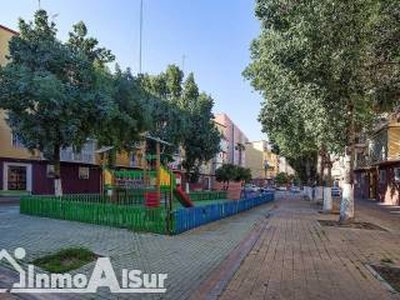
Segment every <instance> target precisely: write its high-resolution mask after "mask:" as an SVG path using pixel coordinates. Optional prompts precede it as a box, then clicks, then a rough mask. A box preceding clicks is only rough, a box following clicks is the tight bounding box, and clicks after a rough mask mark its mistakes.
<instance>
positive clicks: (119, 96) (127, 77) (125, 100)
mask: <svg viewBox="0 0 400 300" xmlns="http://www.w3.org/2000/svg"><path fill="white" fill-rule="evenodd" d="M106 86H107V87H108V91H109V93H110V95H111V97H112V99H113V106H112V108H111V109H110V112H109V117H108V118H107V120H106V121H105V123H104V124H103V126H101V127H99V128H98V131H97V132H96V136H97V140H98V143H99V145H107V146H110V145H112V146H114V150H115V151H121V150H125V151H128V152H129V151H131V150H132V149H133V148H134V147H135V142H137V141H139V140H141V139H142V137H141V136H140V134H141V133H143V132H145V131H146V130H148V129H149V128H150V126H151V122H152V119H151V108H152V107H151V105H150V103H151V102H150V101H151V99H150V101H146V100H148V98H149V97H150V95H149V94H148V93H146V92H145V91H144V89H143V88H142V87H141V85H140V82H139V79H138V78H137V77H134V76H133V75H132V74H131V71H130V70H129V69H127V70H125V71H122V70H120V69H119V68H118V67H117V69H116V72H115V74H112V75H111V74H109V73H106V74H105V80H104V82H103V87H106ZM153 101H154V100H153Z"/></svg>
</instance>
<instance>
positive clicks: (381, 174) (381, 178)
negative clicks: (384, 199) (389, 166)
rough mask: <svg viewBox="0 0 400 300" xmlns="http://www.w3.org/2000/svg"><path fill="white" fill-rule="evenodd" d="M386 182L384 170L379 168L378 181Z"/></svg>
mask: <svg viewBox="0 0 400 300" xmlns="http://www.w3.org/2000/svg"><path fill="white" fill-rule="evenodd" d="M385 182H386V170H379V183H385Z"/></svg>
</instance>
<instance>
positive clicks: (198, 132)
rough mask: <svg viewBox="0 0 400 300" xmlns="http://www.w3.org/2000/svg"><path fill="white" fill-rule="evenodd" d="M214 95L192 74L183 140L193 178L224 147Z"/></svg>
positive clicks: (186, 97) (183, 102)
mask: <svg viewBox="0 0 400 300" xmlns="http://www.w3.org/2000/svg"><path fill="white" fill-rule="evenodd" d="M213 106H214V100H213V99H212V98H211V96H209V95H207V94H205V93H200V94H199V90H198V87H197V84H196V82H195V81H194V76H193V74H192V73H191V74H189V76H188V78H187V79H186V81H185V83H184V87H183V94H182V99H181V108H182V109H183V110H184V111H185V112H186V114H187V116H188V121H189V122H188V124H187V127H186V132H185V139H184V142H183V145H182V146H183V149H184V150H185V160H184V162H183V166H184V168H185V169H186V171H187V174H191V176H190V178H189V180H190V181H192V182H195V181H196V180H197V178H198V176H199V168H200V166H201V164H203V163H204V162H207V161H209V160H210V159H212V158H213V157H214V156H215V155H216V154H217V153H218V152H219V151H220V141H221V135H220V133H219V131H218V128H217V126H216V125H215V123H214V122H213V118H214V116H213V114H212V112H211V111H212V108H213Z"/></svg>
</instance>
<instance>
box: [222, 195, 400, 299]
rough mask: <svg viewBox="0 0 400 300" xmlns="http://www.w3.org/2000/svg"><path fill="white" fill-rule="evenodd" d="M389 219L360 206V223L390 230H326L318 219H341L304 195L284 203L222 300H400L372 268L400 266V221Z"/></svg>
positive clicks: (377, 209) (276, 211) (282, 201)
mask: <svg viewBox="0 0 400 300" xmlns="http://www.w3.org/2000/svg"><path fill="white" fill-rule="evenodd" d="M389 214H390V212H389V213H388V212H386V211H383V210H381V209H379V208H376V207H374V206H373V205H371V204H370V203H365V202H357V206H356V217H357V219H358V220H362V221H370V222H373V223H375V224H376V225H382V226H384V227H385V228H388V229H389V230H390V231H388V232H382V231H373V230H365V229H348V228H334V227H321V226H320V225H319V223H318V222H317V219H328V220H335V219H337V218H338V216H337V215H321V214H319V213H318V207H317V206H316V205H315V204H312V203H310V202H307V201H304V200H300V199H299V197H298V196H289V197H288V198H286V199H284V200H280V201H279V202H278V207H277V209H275V210H274V211H273V212H272V215H271V217H270V218H269V219H268V220H265V225H266V226H265V227H264V229H263V232H262V234H261V235H260V238H259V239H258V241H257V242H256V243H255V245H254V247H253V249H252V250H251V252H250V253H249V255H248V256H247V257H246V259H245V260H244V262H243V263H242V265H241V267H240V268H239V269H238V271H237V272H236V273H235V275H234V276H233V278H232V280H231V281H230V282H229V284H228V285H227V286H226V288H225V291H224V292H223V294H222V295H221V296H220V299H226V300H232V299H352V300H354V299H360V300H361V299H363V300H364V299H374V300H375V299H400V297H399V295H398V294H394V293H393V292H390V291H389V290H388V289H387V287H386V286H385V285H384V284H382V282H380V281H379V280H377V279H376V278H375V277H374V275H373V274H372V273H371V272H370V271H369V269H368V267H367V266H366V264H367V263H372V264H374V263H375V264H379V263H381V260H382V259H385V258H386V259H388V258H390V259H391V260H393V262H394V263H395V264H396V265H400V231H399V228H400V226H399V224H400V216H397V215H396V216H389V217H390V218H387V216H388V215H389ZM396 217H397V219H396Z"/></svg>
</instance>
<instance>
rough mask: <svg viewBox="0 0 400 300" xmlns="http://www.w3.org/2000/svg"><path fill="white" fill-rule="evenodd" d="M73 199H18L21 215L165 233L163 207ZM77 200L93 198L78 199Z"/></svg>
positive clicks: (38, 197) (65, 197)
mask: <svg viewBox="0 0 400 300" xmlns="http://www.w3.org/2000/svg"><path fill="white" fill-rule="evenodd" d="M76 199H77V198H76V196H74V197H72V196H69V195H68V196H63V197H54V196H24V197H21V200H20V212H21V213H22V214H27V215H34V216H41V217H48V218H53V219H61V220H69V221H79V222H85V223H91V224H97V225H106V226H113V227H121V228H129V229H132V230H135V231H146V232H155V233H166V228H167V226H166V220H167V215H166V211H165V209H164V208H146V207H144V206H133V205H119V204H114V203H107V202H101V201H104V198H103V197H102V196H99V198H98V199H100V201H98V202H95V201H86V202H85V201H77V200H76ZM79 199H89V200H93V199H96V198H95V197H87V198H84V197H81V198H79Z"/></svg>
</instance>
